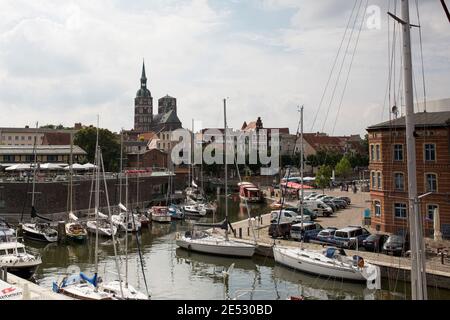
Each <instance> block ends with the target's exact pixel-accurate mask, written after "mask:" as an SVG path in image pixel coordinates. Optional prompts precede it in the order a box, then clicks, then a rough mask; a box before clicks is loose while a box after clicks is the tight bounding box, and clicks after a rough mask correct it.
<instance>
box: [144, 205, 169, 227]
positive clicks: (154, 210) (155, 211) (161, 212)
mask: <svg viewBox="0 0 450 320" xmlns="http://www.w3.org/2000/svg"><path fill="white" fill-rule="evenodd" d="M149 214H150V216H151V217H152V221H155V222H159V223H169V222H171V221H172V216H171V215H170V213H169V208H168V207H158V206H154V207H151V208H150V209H149Z"/></svg>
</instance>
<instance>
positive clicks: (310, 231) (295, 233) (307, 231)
mask: <svg viewBox="0 0 450 320" xmlns="http://www.w3.org/2000/svg"><path fill="white" fill-rule="evenodd" d="M322 230H323V227H322V226H321V225H320V224H318V223H316V222H304V223H303V230H302V224H301V223H296V224H294V225H292V227H291V239H294V240H298V241H300V240H302V239H303V241H304V242H309V240H310V239H311V238H315V237H316V236H317V234H318V233H319V232H320V231H322Z"/></svg>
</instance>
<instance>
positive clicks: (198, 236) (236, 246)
mask: <svg viewBox="0 0 450 320" xmlns="http://www.w3.org/2000/svg"><path fill="white" fill-rule="evenodd" d="M224 123H225V125H224V128H225V130H224V131H225V140H224V158H225V236H224V237H223V236H218V235H212V234H210V233H208V232H206V231H187V232H186V233H185V234H184V235H180V234H179V233H178V234H177V236H176V244H177V245H178V246H179V247H181V248H184V249H188V250H191V251H197V252H201V253H207V254H216V255H224V256H232V257H241V258H244V257H246V258H249V257H252V256H253V254H254V253H255V249H256V246H255V245H253V244H248V243H244V242H239V241H235V240H230V239H229V238H228V224H229V220H228V197H227V191H228V168H227V166H228V162H227V148H226V147H227V145H226V143H227V129H228V128H227V118H226V99H224Z"/></svg>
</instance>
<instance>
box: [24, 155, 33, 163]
mask: <svg viewBox="0 0 450 320" xmlns="http://www.w3.org/2000/svg"><path fill="white" fill-rule="evenodd" d="M33 161H34V156H33V155H26V156H25V162H33Z"/></svg>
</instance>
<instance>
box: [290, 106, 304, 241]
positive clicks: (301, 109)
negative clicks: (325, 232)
mask: <svg viewBox="0 0 450 320" xmlns="http://www.w3.org/2000/svg"><path fill="white" fill-rule="evenodd" d="M300 128H301V129H300V178H301V179H302V189H301V191H300V193H301V196H300V213H301V217H302V222H301V230H302V232H303V236H302V241H301V242H300V247H303V240H304V239H303V238H304V234H305V230H304V229H303V211H304V204H303V199H304V186H305V185H304V183H305V182H304V181H303V171H304V167H303V166H304V164H303V106H302V107H301V108H300ZM294 148H295V146H294ZM286 183H288V182H286Z"/></svg>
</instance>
